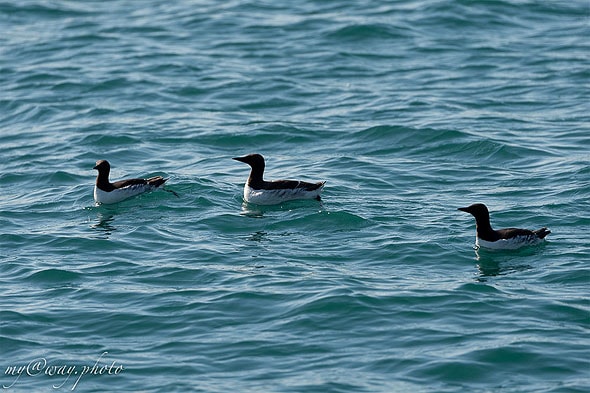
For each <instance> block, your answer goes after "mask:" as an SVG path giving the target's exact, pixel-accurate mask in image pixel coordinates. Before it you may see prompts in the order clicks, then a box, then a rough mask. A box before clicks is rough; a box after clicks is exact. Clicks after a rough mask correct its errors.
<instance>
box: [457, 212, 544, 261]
mask: <svg viewBox="0 0 590 393" xmlns="http://www.w3.org/2000/svg"><path fill="white" fill-rule="evenodd" d="M457 210H461V211H464V212H467V213H470V214H471V215H473V217H475V231H476V238H475V245H476V247H477V248H479V247H480V246H481V247H485V248H491V249H497V250H514V249H517V248H520V247H522V246H528V245H534V244H538V243H540V242H542V241H543V240H544V239H545V236H547V235H548V234H550V233H551V231H550V230H549V229H547V228H546V227H543V228H541V229H537V230H535V231H531V230H530V229H519V228H505V229H498V230H494V229H492V226H491V224H490V212H489V211H488V208H487V206H486V205H484V204H483V203H475V204H473V205H471V206H468V207H460V208H459V209H457Z"/></svg>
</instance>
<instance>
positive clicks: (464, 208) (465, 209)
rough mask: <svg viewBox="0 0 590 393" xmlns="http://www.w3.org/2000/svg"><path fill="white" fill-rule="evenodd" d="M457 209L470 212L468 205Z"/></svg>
mask: <svg viewBox="0 0 590 393" xmlns="http://www.w3.org/2000/svg"><path fill="white" fill-rule="evenodd" d="M457 210H461V211H462V212H466V213H469V208H468V207H459V208H457Z"/></svg>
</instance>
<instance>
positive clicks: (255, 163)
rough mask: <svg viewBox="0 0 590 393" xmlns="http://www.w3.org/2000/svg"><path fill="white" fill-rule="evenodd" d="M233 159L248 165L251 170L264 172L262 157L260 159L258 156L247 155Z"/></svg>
mask: <svg viewBox="0 0 590 393" xmlns="http://www.w3.org/2000/svg"><path fill="white" fill-rule="evenodd" d="M233 159H234V160H236V161H241V162H244V163H246V164H248V165H250V166H251V167H252V168H256V169H259V170H260V169H262V170H264V157H262V156H261V155H260V154H248V155H247V156H243V157H234V158H233Z"/></svg>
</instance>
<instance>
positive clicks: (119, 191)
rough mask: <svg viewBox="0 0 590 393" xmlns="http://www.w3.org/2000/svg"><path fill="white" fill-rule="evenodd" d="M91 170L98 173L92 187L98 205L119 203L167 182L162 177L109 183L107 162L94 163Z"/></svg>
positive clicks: (109, 167) (109, 166)
mask: <svg viewBox="0 0 590 393" xmlns="http://www.w3.org/2000/svg"><path fill="white" fill-rule="evenodd" d="M92 169H96V170H97V171H98V175H97V176H96V184H95V185H94V200H95V201H96V202H98V203H105V204H111V203H117V202H121V201H122V200H124V199H127V198H130V197H132V196H135V195H139V194H141V193H144V192H146V191H152V190H155V189H156V188H158V187H160V186H161V185H162V184H164V183H165V182H166V180H168V179H164V178H163V177H162V176H155V177H150V178H149V179H127V180H119V181H116V182H114V183H111V182H110V181H109V173H110V171H111V165H110V164H109V162H108V161H107V160H99V161H96V165H95V166H94V168H92Z"/></svg>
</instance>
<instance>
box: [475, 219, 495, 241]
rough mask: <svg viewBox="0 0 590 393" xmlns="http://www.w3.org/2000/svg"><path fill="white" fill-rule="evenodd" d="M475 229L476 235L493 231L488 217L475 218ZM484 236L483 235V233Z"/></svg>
mask: <svg viewBox="0 0 590 393" xmlns="http://www.w3.org/2000/svg"><path fill="white" fill-rule="evenodd" d="M475 230H476V231H477V235H478V236H479V235H480V234H489V233H493V232H494V230H493V229H492V225H491V224H490V219H489V217H488V218H480V219H476V220H475ZM484 237H485V235H484Z"/></svg>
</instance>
